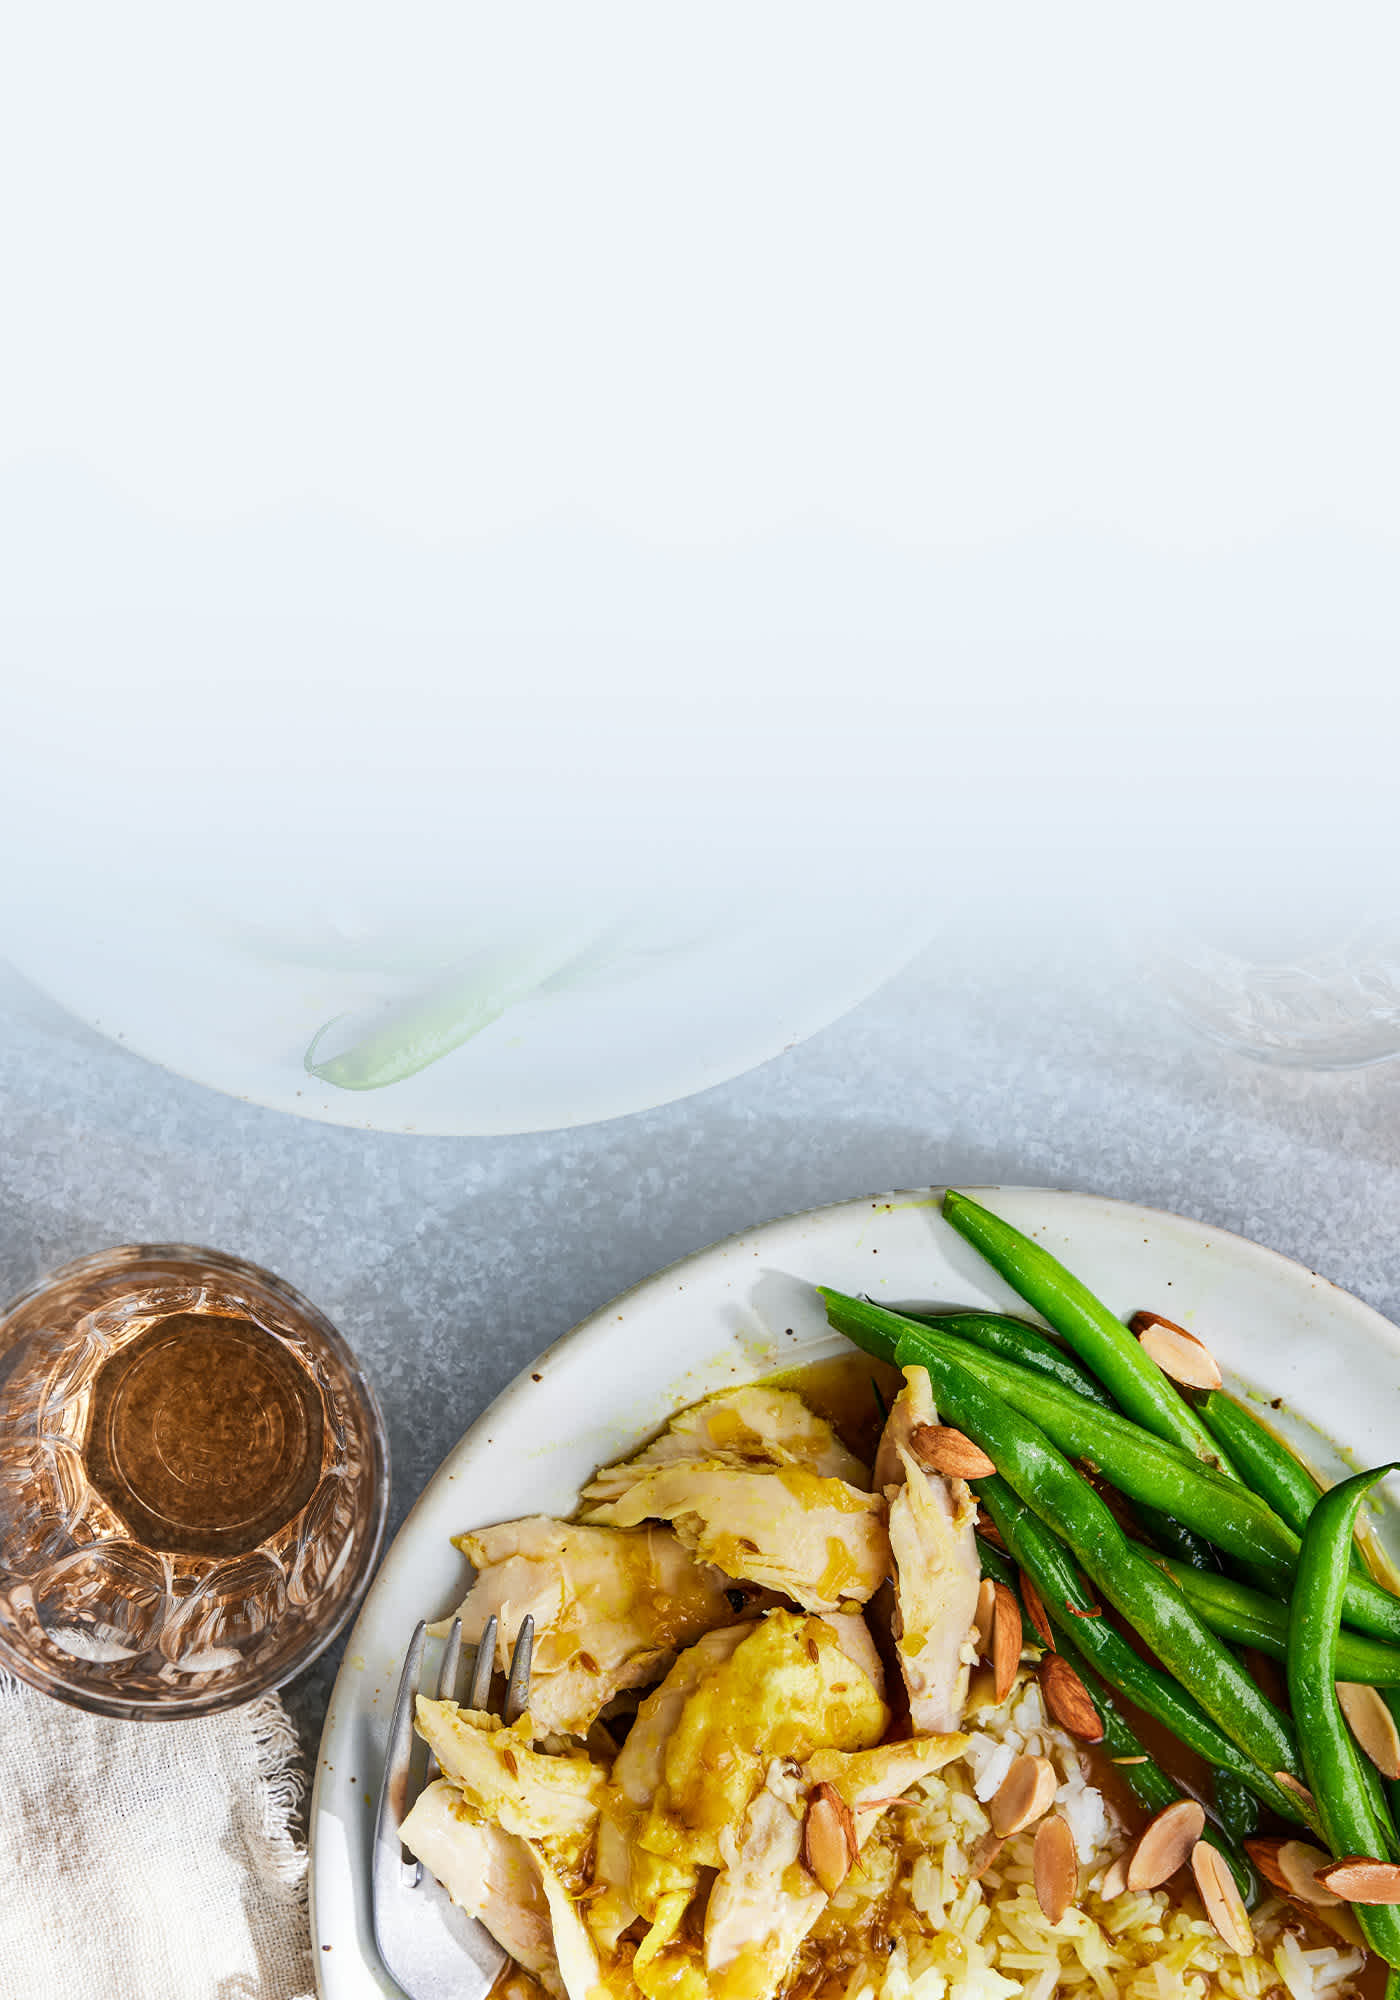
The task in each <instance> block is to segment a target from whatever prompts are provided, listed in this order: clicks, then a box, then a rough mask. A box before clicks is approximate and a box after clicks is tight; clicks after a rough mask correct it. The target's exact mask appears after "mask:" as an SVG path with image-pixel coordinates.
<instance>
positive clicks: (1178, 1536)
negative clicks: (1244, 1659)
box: [1047, 1434, 1220, 1576]
mask: <svg viewBox="0 0 1400 2000" xmlns="http://www.w3.org/2000/svg"><path fill="white" fill-rule="evenodd" d="M1047 1435H1048V1434H1047ZM1136 1519H1137V1521H1138V1523H1139V1525H1140V1526H1141V1528H1142V1530H1143V1532H1144V1534H1145V1535H1146V1536H1147V1539H1148V1540H1149V1541H1150V1542H1152V1543H1154V1544H1155V1546H1156V1547H1157V1549H1158V1550H1159V1551H1160V1552H1161V1553H1162V1554H1163V1555H1169V1556H1174V1557H1175V1558H1176V1560H1177V1561H1178V1562H1182V1563H1185V1564H1186V1566H1187V1568H1188V1569H1198V1570H1200V1571H1201V1572H1202V1574H1203V1575H1205V1576H1219V1574H1220V1559H1219V1557H1218V1556H1217V1555H1216V1553H1215V1550H1214V1549H1213V1548H1212V1547H1211V1545H1210V1543H1209V1542H1208V1541H1207V1540H1206V1538H1205V1536H1204V1535H1198V1534H1197V1533H1196V1531H1195V1529H1194V1528H1188V1527H1186V1526H1185V1524H1184V1523H1183V1522H1181V1521H1177V1520H1173V1518H1172V1516H1171V1515H1170V1514H1164V1513H1163V1512H1162V1510H1161V1509H1160V1507H1144V1506H1142V1505H1139V1506H1138V1508H1137V1510H1136Z"/></svg>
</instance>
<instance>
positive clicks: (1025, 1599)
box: [1021, 1570, 1055, 1653]
mask: <svg viewBox="0 0 1400 2000" xmlns="http://www.w3.org/2000/svg"><path fill="white" fill-rule="evenodd" d="M1021 1602H1022V1604H1024V1605H1025V1607H1026V1616H1027V1618H1029V1619H1030V1621H1031V1623H1032V1625H1034V1627H1035V1629H1036V1631H1037V1632H1038V1633H1039V1634H1040V1638H1041V1643H1042V1644H1043V1645H1046V1646H1048V1647H1049V1648H1050V1651H1051V1652H1052V1653H1053V1652H1054V1650H1055V1633H1054V1629H1053V1628H1052V1626H1051V1624H1050V1614H1049V1612H1048V1611H1047V1610H1046V1609H1045V1599H1044V1598H1043V1597H1042V1596H1041V1594H1040V1592H1039V1591H1038V1590H1037V1589H1036V1587H1035V1585H1034V1584H1033V1583H1032V1582H1031V1580H1030V1578H1029V1577H1028V1576H1027V1575H1026V1572H1025V1571H1024V1570H1022V1571H1021Z"/></svg>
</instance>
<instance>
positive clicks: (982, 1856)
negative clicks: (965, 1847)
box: [967, 1833, 1006, 1882]
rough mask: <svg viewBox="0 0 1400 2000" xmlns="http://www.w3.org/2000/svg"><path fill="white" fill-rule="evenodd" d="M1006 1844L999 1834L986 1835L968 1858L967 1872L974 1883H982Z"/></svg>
mask: <svg viewBox="0 0 1400 2000" xmlns="http://www.w3.org/2000/svg"><path fill="white" fill-rule="evenodd" d="M1005 1845H1006V1842H1005V1841H1004V1840H1003V1839H1002V1837H1001V1835H1000V1834H999V1833H984V1834H983V1835H982V1838H981V1839H980V1840H979V1841H978V1843H977V1845H976V1846H975V1847H974V1848H973V1850H972V1853H971V1854H970V1855H969V1856H968V1863H967V1872H968V1874H969V1876H970V1877H971V1879H972V1880H973V1881H974V1882H980V1881H981V1880H982V1877H983V1876H984V1875H985V1874H986V1872H987V1870H988V1869H989V1868H990V1867H991V1865H992V1863H993V1862H994V1861H995V1860H996V1858H997V1856H998V1855H999V1854H1000V1853H1001V1850H1002V1848H1003V1847H1004V1846H1005Z"/></svg>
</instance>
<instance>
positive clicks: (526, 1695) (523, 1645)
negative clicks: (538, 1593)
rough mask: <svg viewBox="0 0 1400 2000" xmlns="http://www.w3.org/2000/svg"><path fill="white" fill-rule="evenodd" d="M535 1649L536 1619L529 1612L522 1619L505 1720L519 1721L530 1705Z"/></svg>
mask: <svg viewBox="0 0 1400 2000" xmlns="http://www.w3.org/2000/svg"><path fill="white" fill-rule="evenodd" d="M534 1651H535V1621H534V1619H533V1618H531V1617H530V1616H529V1614H528V1613H527V1614H526V1616H525V1617H524V1618H522V1619H521V1621H520V1630H519V1632H518V1633H517V1634H516V1637H515V1651H514V1652H513V1653H512V1654H511V1656H510V1679H509V1680H508V1681H507V1683H506V1706H505V1721H506V1722H507V1724H509V1723H512V1722H515V1721H517V1720H518V1719H519V1718H520V1717H521V1716H522V1715H523V1714H524V1713H525V1711H526V1709H527V1708H528V1707H529V1705H530V1662H531V1660H532V1658H533V1657H534Z"/></svg>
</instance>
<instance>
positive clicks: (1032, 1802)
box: [989, 1757, 1059, 1840]
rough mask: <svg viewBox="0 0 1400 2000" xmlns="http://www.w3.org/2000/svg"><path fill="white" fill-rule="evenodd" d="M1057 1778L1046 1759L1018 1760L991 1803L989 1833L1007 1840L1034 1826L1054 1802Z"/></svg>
mask: <svg viewBox="0 0 1400 2000" xmlns="http://www.w3.org/2000/svg"><path fill="white" fill-rule="evenodd" d="M1058 1789H1059V1779H1058V1778H1057V1777H1056V1776H1055V1766H1054V1765H1053V1764H1052V1763H1051V1762H1050V1759H1049V1758H1048V1757H1018V1758H1017V1759H1016V1762H1015V1763H1014V1764H1013V1765H1012V1766H1011V1769H1010V1770H1009V1771H1008V1772H1007V1774H1006V1776H1005V1777H1004V1778H1003V1779H1002V1781H1001V1784H1000V1786H999V1787H998V1790H997V1792H996V1795H995V1797H994V1798H993V1800H992V1803H991V1806H990V1807H989V1811H990V1814H991V1821H992V1832H993V1833H995V1834H997V1835H998V1836H999V1837H1000V1838H1001V1839H1002V1840H1008V1839H1009V1838H1010V1837H1011V1835H1012V1834H1013V1833H1019V1832H1020V1831H1021V1829H1022V1828H1023V1827H1027V1826H1033V1825H1034V1824H1035V1822H1036V1820H1038V1819H1042V1818H1043V1817H1044V1816H1045V1814H1046V1813H1048V1812H1049V1810H1050V1808H1051V1806H1052V1805H1054V1803H1055V1793H1056V1791H1057V1790H1058Z"/></svg>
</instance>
